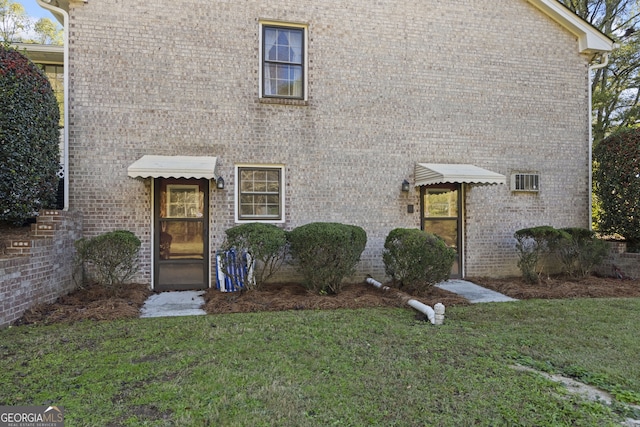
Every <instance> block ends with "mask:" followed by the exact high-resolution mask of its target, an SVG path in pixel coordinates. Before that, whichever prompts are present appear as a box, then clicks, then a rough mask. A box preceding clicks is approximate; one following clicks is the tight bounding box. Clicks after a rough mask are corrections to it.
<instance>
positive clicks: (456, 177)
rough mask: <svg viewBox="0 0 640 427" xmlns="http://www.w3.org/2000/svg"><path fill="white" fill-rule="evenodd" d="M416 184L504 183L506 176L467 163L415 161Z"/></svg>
mask: <svg viewBox="0 0 640 427" xmlns="http://www.w3.org/2000/svg"><path fill="white" fill-rule="evenodd" d="M415 178H416V184H415V185H416V186H417V187H419V186H422V185H431V184H444V183H451V184H458V183H464V184H480V185H491V184H506V183H507V177H506V176H504V175H502V174H499V173H497V172H492V171H490V170H487V169H483V168H480V167H478V166H474V165H467V164H452V163H416V168H415Z"/></svg>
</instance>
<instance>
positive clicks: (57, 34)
mask: <svg viewBox="0 0 640 427" xmlns="http://www.w3.org/2000/svg"><path fill="white" fill-rule="evenodd" d="M33 31H34V32H35V35H36V40H35V42H36V43H40V44H54V45H58V46H60V45H62V43H63V41H62V37H63V32H62V28H60V26H59V25H58V24H57V23H56V22H53V21H52V20H51V19H49V18H40V19H38V21H37V22H36V24H35V25H34V26H33Z"/></svg>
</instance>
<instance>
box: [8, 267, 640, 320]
mask: <svg viewBox="0 0 640 427" xmlns="http://www.w3.org/2000/svg"><path fill="white" fill-rule="evenodd" d="M468 280H469V281H471V282H474V283H477V284H478V285H481V286H484V287H487V288H490V289H493V290H496V291H498V292H501V293H503V294H505V295H508V296H510V297H513V298H517V299H531V298H539V299H561V298H610V297H615V298H627V297H640V280H620V279H613V278H602V277H587V278H585V279H581V280H574V279H570V278H563V277H552V278H545V279H543V280H542V281H541V283H539V284H536V285H531V284H527V283H524V282H523V280H522V279H521V278H520V277H512V278H506V279H491V278H482V277H481V278H469V279H468ZM152 293H153V292H152V291H150V290H149V288H148V285H144V284H133V285H125V286H122V287H119V288H117V289H113V290H108V289H106V288H104V287H103V286H100V285H91V286H87V287H84V288H82V289H78V290H76V291H74V292H72V293H70V294H69V295H65V296H62V297H60V298H58V300H57V301H56V302H54V303H52V304H40V305H37V306H35V307H32V308H31V309H29V310H28V311H27V312H25V313H24V315H23V317H22V318H21V319H19V320H18V321H16V322H15V324H16V325H26V324H33V323H38V324H49V323H56V322H75V321H80V320H116V319H124V318H135V317H138V316H139V315H140V308H141V307H142V305H143V304H144V302H145V301H146V299H147V298H148V297H149V296H150V295H151V294H152ZM413 297H414V298H415V299H417V300H418V301H420V302H422V303H424V304H427V305H430V306H433V305H435V304H436V303H438V302H440V303H442V304H444V305H445V307H450V306H455V305H467V304H469V302H468V301H467V300H466V299H464V298H462V297H460V296H458V295H456V294H453V293H450V292H447V291H445V290H442V289H439V288H435V287H434V288H432V289H430V290H429V291H427V292H424V293H423V294H420V295H415V296H413ZM408 298H409V295H407V294H404V293H399V292H397V290H393V289H392V290H389V291H382V290H380V289H377V288H375V287H374V286H372V285H369V284H365V283H352V284H348V285H345V286H344V287H343V291H342V292H341V293H340V294H338V295H317V294H314V293H312V292H309V291H307V290H306V289H305V288H304V287H303V286H302V285H300V284H296V283H292V284H283V283H278V284H269V285H265V286H264V289H261V290H259V291H255V290H254V291H245V292H233V293H225V292H219V291H217V290H216V289H209V290H208V291H207V292H206V293H205V306H204V309H205V310H206V311H207V313H210V314H213V313H247V312H257V311H282V310H332V309H338V308H347V309H356V308H365V307H407V306H406V304H405V302H406V300H407V299H408Z"/></svg>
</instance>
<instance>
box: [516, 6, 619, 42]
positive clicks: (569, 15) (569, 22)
mask: <svg viewBox="0 0 640 427" xmlns="http://www.w3.org/2000/svg"><path fill="white" fill-rule="evenodd" d="M527 1H528V2H529V3H531V4H532V5H533V6H535V7H537V8H538V9H539V10H540V11H542V12H543V13H544V14H545V15H547V16H549V17H550V18H551V19H553V20H554V21H556V22H557V23H558V24H560V25H561V26H563V27H564V28H565V29H567V31H569V32H570V33H572V34H574V35H575V36H576V37H577V38H578V49H579V51H580V53H586V54H593V53H601V52H611V51H612V50H613V49H614V46H615V42H614V40H612V39H611V38H610V37H608V36H607V35H605V34H604V33H602V32H601V31H600V30H598V29H597V28H596V27H594V26H592V25H591V24H589V23H588V22H587V21H585V20H584V19H582V18H580V17H579V16H578V15H576V14H575V13H573V12H572V11H571V10H570V9H568V8H567V7H565V6H564V5H563V4H561V3H560V2H558V1H556V0H527Z"/></svg>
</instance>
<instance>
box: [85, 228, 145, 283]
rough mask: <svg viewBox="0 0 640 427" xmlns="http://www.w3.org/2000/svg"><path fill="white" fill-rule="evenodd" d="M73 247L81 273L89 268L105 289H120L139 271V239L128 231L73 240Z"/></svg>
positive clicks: (111, 232)
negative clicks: (118, 286)
mask: <svg viewBox="0 0 640 427" xmlns="http://www.w3.org/2000/svg"><path fill="white" fill-rule="evenodd" d="M75 247H76V257H77V261H78V264H80V265H81V266H82V268H83V272H84V267H85V265H86V264H89V267H92V271H95V273H96V275H97V279H98V282H99V283H100V284H102V285H104V286H106V287H108V288H113V287H115V286H117V285H122V284H123V283H125V282H126V281H127V280H129V279H131V278H133V276H134V275H135V274H136V272H137V271H138V252H139V250H140V239H138V238H137V237H136V235H135V234H133V233H132V232H130V231H126V230H115V231H110V232H108V233H104V234H100V235H99V236H96V237H91V238H82V239H79V240H76V242H75ZM83 276H84V274H83Z"/></svg>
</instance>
